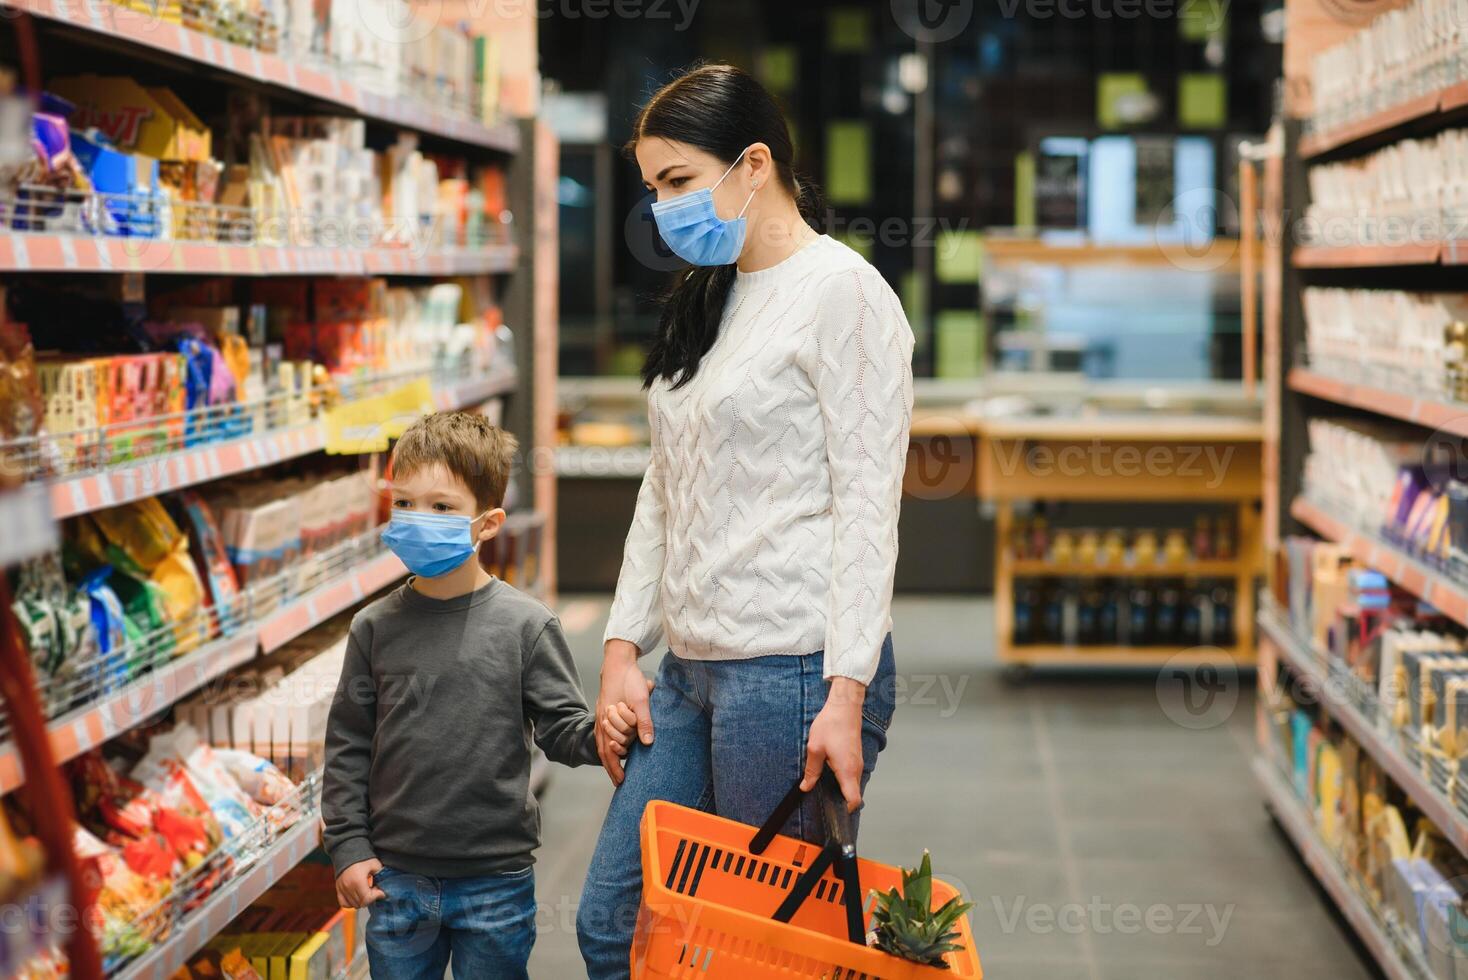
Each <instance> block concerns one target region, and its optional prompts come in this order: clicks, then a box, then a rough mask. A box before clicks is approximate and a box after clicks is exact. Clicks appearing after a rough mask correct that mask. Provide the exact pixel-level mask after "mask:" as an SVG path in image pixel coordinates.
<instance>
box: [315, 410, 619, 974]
mask: <svg viewBox="0 0 1468 980" xmlns="http://www.w3.org/2000/svg"><path fill="white" fill-rule="evenodd" d="M514 453H515V440H514V437H512V436H510V435H509V434H507V433H505V432H502V431H501V430H499V429H497V428H495V427H494V426H492V425H490V424H489V422H488V421H486V420H485V419H484V418H483V417H482V416H478V415H471V414H469V413H465V412H445V413H439V414H436V415H429V416H427V417H425V418H423V419H421V420H419V421H418V422H416V423H414V424H413V425H412V426H410V427H409V428H408V430H407V431H406V432H404V433H403V437H402V439H400V440H399V441H398V443H397V446H396V447H395V449H394V451H393V456H392V467H391V471H390V481H391V488H392V489H391V493H392V521H391V523H390V525H389V527H388V530H387V531H386V532H385V533H384V535H383V540H384V541H385V542H386V543H387V544H388V546H389V547H390V548H392V550H393V551H394V552H395V553H396V554H397V555H398V557H399V558H401V559H402V560H403V563H404V564H405V565H406V566H407V567H408V570H409V571H410V572H411V573H412V575H413V577H412V578H410V579H409V580H408V582H407V583H406V584H404V585H403V586H401V587H400V588H398V589H397V590H396V591H395V592H393V593H392V594H391V595H389V596H386V597H384V598H382V599H379V600H378V601H376V602H374V603H372V604H371V605H369V606H367V607H366V608H365V609H363V610H362V611H361V612H359V613H358V614H357V616H356V618H355V619H354V620H353V621H352V628H351V634H350V636H349V638H348V640H347V655H346V662H345V665H344V666H343V668H342V676H341V682H340V684H339V686H338V688H337V693H336V700H335V701H334V702H333V704H332V708H331V716H330V719H329V721H328V723H327V733H326V775H325V785H324V788H323V794H322V815H323V817H324V819H325V824H326V832H325V835H324V843H325V846H326V850H327V851H328V852H329V853H330V855H331V860H332V863H333V865H334V867H335V870H336V874H337V881H336V890H337V898H338V899H339V900H340V902H341V904H342V905H344V906H347V907H351V908H362V907H365V906H368V905H370V906H372V910H371V913H370V918H369V920H368V923H367V929H366V933H367V955H368V961H369V963H370V966H371V969H372V976H373V978H374V980H442V978H443V976H444V970H445V967H446V965H447V964H448V963H449V961H450V959H452V961H453V969H454V976H455V978H456V980H468V978H474V980H482V978H487V977H496V978H499V977H525V976H527V974H526V968H525V965H526V961H527V960H528V959H529V957H530V948H531V946H532V945H533V944H534V942H535V884H534V879H533V876H532V873H531V864H532V863H533V861H534V858H533V855H532V852H533V851H534V850H535V848H536V847H537V846H538V845H539V843H540V840H539V836H540V815H539V811H538V808H537V806H536V801H535V797H534V796H533V795H532V794H531V792H530V740H531V738H532V737H533V738H534V739H535V742H536V744H537V745H539V746H540V747H541V749H542V750H544V752H545V754H546V755H547V756H549V757H550V758H551V759H553V760H555V761H557V762H561V763H564V764H566V765H570V766H576V765H583V764H585V765H594V764H596V763H597V762H598V761H599V760H598V757H597V751H596V744H595V740H594V736H593V728H594V726H595V722H596V718H595V717H594V715H593V714H592V713H591V712H589V711H588V710H587V707H586V701H585V700H584V699H583V697H582V694H581V689H580V685H579V683H578V680H577V676H576V667H575V664H574V663H573V662H572V660H571V652H570V650H568V649H567V647H566V640H565V637H564V636H563V635H562V633H561V625H560V623H559V621H558V620H557V619H556V618H555V616H554V615H553V614H552V613H551V612H550V610H548V609H547V608H546V607H545V606H543V605H541V604H540V603H539V602H537V601H535V600H534V599H532V598H530V597H529V596H526V595H524V594H523V593H521V592H519V591H517V590H515V589H514V588H512V587H511V586H509V585H506V584H505V583H504V582H501V581H499V580H497V579H495V578H494V577H493V576H491V575H489V574H488V573H487V572H485V571H484V570H483V568H481V567H480V564H479V562H478V561H477V560H475V553H476V551H477V546H478V544H479V543H480V542H482V541H488V540H489V539H490V538H492V537H494V536H495V534H496V533H498V532H499V529H500V526H501V525H502V524H503V523H504V520H505V512H504V510H503V509H502V507H501V504H502V503H503V501H504V494H505V483H506V480H507V479H508V477H509V471H510V462H511V458H512V457H513V456H514ZM611 713H612V712H609V715H610V714H611ZM625 728H626V726H623V728H622V729H619V730H618V737H619V738H620V740H621V742H622V743H623V745H625V742H626V741H627V740H628V739H629V738H630V734H629V733H628V732H627V731H626V730H625ZM609 730H610V726H609Z"/></svg>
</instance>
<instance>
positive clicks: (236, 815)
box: [133, 725, 260, 840]
mask: <svg viewBox="0 0 1468 980" xmlns="http://www.w3.org/2000/svg"><path fill="white" fill-rule="evenodd" d="M180 776H182V777H185V778H182V779H180V778H178V777H180ZM133 778H134V779H137V780H139V781H140V782H142V783H143V784H144V785H146V786H155V787H161V789H162V796H163V802H164V803H165V804H166V805H170V806H176V808H182V809H184V810H185V812H192V811H196V810H199V809H201V808H202V809H203V810H204V811H206V812H209V813H211V814H212V815H213V817H214V819H215V821H217V826H218V829H219V833H220V834H222V836H223V837H225V838H230V839H232V838H234V837H237V836H239V835H240V834H243V833H244V832H245V831H246V830H247V829H248V828H249V826H250V824H252V823H253V822H254V821H255V819H256V818H257V817H258V816H259V815H260V808H259V806H258V805H257V804H256V803H255V801H254V800H252V799H251V798H250V797H249V796H247V795H246V794H245V791H244V790H242V789H241V788H240V786H239V784H238V783H237V782H235V780H234V777H232V776H231V775H230V774H229V771H228V770H227V769H225V768H224V767H223V766H222V765H220V763H219V761H218V760H217V759H215V758H214V754H213V749H211V748H210V747H209V746H208V745H205V744H203V743H202V742H201V741H200V740H199V734H198V732H197V731H195V729H194V728H193V726H191V725H178V726H176V727H175V728H174V729H173V730H172V731H171V732H164V733H162V734H159V735H155V736H153V738H152V739H151V740H150V742H149V744H148V754H147V755H146V756H144V757H143V759H142V761H141V762H139V763H138V764H137V766H136V767H134V769H133ZM215 839H216V840H217V839H218V835H215Z"/></svg>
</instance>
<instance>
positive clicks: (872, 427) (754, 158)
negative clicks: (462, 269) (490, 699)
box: [577, 65, 912, 980]
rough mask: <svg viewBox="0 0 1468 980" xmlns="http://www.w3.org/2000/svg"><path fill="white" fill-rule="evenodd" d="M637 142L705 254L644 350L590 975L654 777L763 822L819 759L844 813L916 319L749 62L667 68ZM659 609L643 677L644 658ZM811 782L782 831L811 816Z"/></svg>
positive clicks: (878, 653) (684, 253) (642, 161)
mask: <svg viewBox="0 0 1468 980" xmlns="http://www.w3.org/2000/svg"><path fill="white" fill-rule="evenodd" d="M633 133H634V135H633V138H632V140H631V141H630V143H629V144H628V147H629V150H630V151H631V152H632V153H633V154H635V157H636V160H637V163H638V166H639V167H640V169H641V171H642V177H643V180H644V182H645V183H646V184H647V187H648V188H649V190H651V191H653V192H655V193H656V195H657V203H656V204H654V205H653V215H654V219H655V220H656V222H657V225H658V230H659V233H660V234H661V236H662V238H663V240H664V241H665V242H666V243H667V245H668V246H669V247H670V248H671V249H672V250H673V251H674V252H675V253H677V254H678V255H679V256H680V257H681V258H683V259H684V260H686V261H687V262H689V263H690V264H691V265H692V266H693V269H692V270H691V271H690V272H689V273H687V274H686V275H685V276H683V277H682V278H681V279H680V281H679V282H678V285H677V286H676V287H675V288H674V290H673V292H672V293H671V295H670V296H669V297H668V299H667V301H666V304H665V306H664V307H663V311H662V318H661V323H660V325H659V332H658V337H657V340H656V341H655V342H654V344H653V347H652V350H651V352H650V353H649V355H648V359H647V364H646V366H645V367H644V368H643V372H642V380H643V384H644V386H645V387H646V388H647V393H648V416H649V419H650V422H651V427H652V461H651V463H650V464H649V466H648V470H647V476H646V477H645V478H644V479H643V483H642V490H641V492H640V493H639V495H638V499H637V512H636V516H635V517H634V519H633V522H632V528H631V530H630V532H629V533H628V535H627V544H626V552H625V557H624V560H623V564H622V571H621V576H620V578H619V579H618V582H617V593H616V598H615V600H614V602H613V604H612V611H611V618H610V621H609V623H608V625H607V631H606V639H605V652H604V659H603V662H602V670H601V694H600V697H599V698H598V704H597V708H598V713H599V714H600V715H601V716H602V718H603V724H604V725H606V726H611V724H612V722H611V721H610V719H609V718H608V717H607V712H608V711H616V710H617V708H616V705H617V703H618V702H619V701H625V702H626V703H627V705H629V706H630V713H629V714H628V715H627V721H629V722H630V721H632V720H633V719H632V718H631V714H635V715H636V719H635V721H636V724H637V726H638V729H639V735H640V744H636V745H634V746H633V748H632V751H631V752H630V753H629V754H628V756H627V759H626V764H625V769H624V767H623V765H622V762H621V760H620V759H619V758H618V756H617V754H616V750H615V749H614V747H613V743H612V741H611V739H609V738H607V737H606V733H605V732H603V731H602V730H601V729H600V728H599V730H598V736H599V739H600V741H599V744H598V749H599V752H600V754H601V757H602V762H603V764H604V765H605V766H606V768H607V771H608V773H610V774H611V776H612V780H613V782H616V783H618V784H619V786H618V789H617V791H616V793H615V795H614V796H613V797H612V803H611V807H610V809H609V810H608V813H607V817H606V822H605V824H604V825H603V827H602V831H601V836H600V838H599V839H598V841H597V846H596V853H595V856H594V857H593V859H592V862H591V868H590V870H589V871H588V873H587V879H586V888H585V891H584V892H583V894H582V899H581V906H580V910H579V912H578V915H577V934H578V937H579V939H580V943H581V952H582V956H583V957H584V958H585V960H586V966H587V972H588V974H589V975H590V976H591V978H592V980H600V978H603V977H625V976H627V975H628V972H629V968H628V954H629V949H630V944H631V941H632V933H633V926H634V924H635V921H636V915H637V907H638V901H639V896H640V892H641V885H642V875H641V855H640V846H639V841H638V826H639V821H640V820H641V818H642V811H643V809H644V808H645V807H646V805H647V803H648V801H649V800H654V799H658V800H671V801H673V802H676V803H681V804H684V805H686V806H691V807H701V808H704V809H706V810H712V811H713V812H715V813H718V814H720V815H721V816H726V817H729V818H732V819H734V820H740V821H743V822H745V823H751V824H758V823H761V822H762V821H763V820H764V819H765V818H766V817H767V816H769V814H770V813H771V811H773V810H774V808H775V805H776V804H777V803H778V802H779V801H780V798H781V797H782V796H783V795H784V794H785V793H786V792H787V791H788V790H789V789H790V787H791V786H792V785H793V784H794V783H795V781H796V780H797V779H802V777H803V780H804V783H805V785H806V787H807V788H810V787H811V786H813V785H814V784H815V780H816V778H817V777H818V776H819V775H820V772H821V768H822V767H823V766H830V767H831V769H832V770H833V771H834V772H835V774H836V777H837V780H838V781H839V783H840V785H841V790H842V793H843V795H844V796H845V797H846V803H847V805H848V806H849V807H850V808H851V809H852V810H853V811H854V810H855V809H856V808H857V807H858V806H859V805H860V803H861V794H862V789H863V787H864V786H865V784H866V780H867V778H868V777H869V776H870V775H871V772H872V768H873V766H874V765H875V764H876V760H877V753H878V752H880V751H881V750H882V748H883V746H884V745H885V744H886V739H887V726H888V725H889V724H890V723H891V720H892V711H893V706H894V705H893V702H894V693H893V687H894V681H893V670H894V668H893V656H892V642H891V635H890V630H891V617H890V605H891V597H892V573H893V566H894V563H895V561H896V557H897V510H898V504H899V501H900V497H901V492H902V469H903V461H904V457H905V455H906V452H907V438H908V425H909V421H910V418H911V413H912V368H911V358H912V330H911V329H910V328H909V327H908V324H907V320H906V318H905V317H904V316H903V313H902V308H901V306H900V305H899V304H898V301H897V298H896V296H894V295H893V293H892V290H891V289H890V288H889V287H888V286H887V284H886V282H885V281H884V280H883V279H882V277H881V276H880V275H879V274H878V273H877V271H876V270H875V269H873V268H872V267H871V266H870V265H869V264H867V262H866V261H864V260H863V259H862V258H861V257H860V256H859V255H857V254H856V253H855V252H853V251H852V250H851V249H849V248H847V247H846V246H844V245H841V244H839V243H837V242H835V241H833V240H832V239H830V238H828V237H826V236H824V235H821V234H819V233H817V232H816V231H815V230H814V229H813V228H811V226H810V225H809V224H808V223H807V221H806V219H805V217H804V216H803V214H802V211H801V203H802V201H804V200H805V195H804V194H803V192H802V191H801V188H800V186H799V185H798V184H797V182H796V180H795V177H794V174H793V172H792V170H791V159H792V155H793V153H792V149H791V143H790V134H789V130H788V128H787V126H786V123H785V119H784V117H783V116H782V115H781V113H780V109H779V107H778V106H777V105H776V104H775V101H774V100H773V99H772V98H771V97H770V95H769V93H768V92H766V91H765V90H764V89H763V88H762V87H761V86H760V85H759V83H757V82H756V81H754V79H752V78H751V77H749V76H748V75H747V74H745V73H744V72H742V71H740V70H738V69H737V68H731V67H729V66H726V65H709V66H705V67H702V68H698V69H696V70H694V71H691V72H689V73H688V74H686V75H684V76H682V77H681V78H679V79H677V80H676V81H674V82H672V83H671V84H669V85H667V86H666V87H664V88H663V89H662V90H661V91H659V92H658V93H657V94H656V95H654V96H653V97H652V99H651V100H650V101H649V102H648V103H647V105H646V106H645V107H644V108H643V110H642V112H641V114H640V115H639V117H638V119H637V122H636V125H635V128H634V130H633ZM665 632H666V635H667V640H668V645H669V647H670V648H671V652H670V653H668V654H667V655H666V656H665V657H663V660H662V664H661V666H660V667H659V669H658V676H657V683H656V686H655V687H653V688H652V690H651V694H650V695H649V685H648V683H647V681H646V679H645V678H644V676H643V674H642V672H641V671H640V669H639V668H638V657H640V656H641V655H642V654H645V653H650V652H652V650H653V649H654V648H655V647H656V646H657V645H658V642H659V639H660V637H662V636H663V634H664V633H665ZM818 813H819V808H818V804H817V801H815V800H814V799H812V798H811V797H807V799H806V805H805V806H803V807H802V808H801V809H800V810H798V811H797V812H796V814H795V815H794V816H793V817H792V818H791V821H790V824H789V825H788V826H787V827H786V828H785V829H786V832H787V833H791V834H795V835H797V836H800V837H802V838H805V839H809V840H818V839H819V838H820V837H821V836H822V832H821V829H820V821H819V819H818Z"/></svg>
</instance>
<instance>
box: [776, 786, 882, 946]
mask: <svg viewBox="0 0 1468 980" xmlns="http://www.w3.org/2000/svg"><path fill="white" fill-rule="evenodd" d="M812 792H814V793H815V794H816V796H817V797H818V798H819V800H820V804H821V817H822V821H823V822H824V823H825V825H826V844H825V846H824V847H822V848H821V851H820V853H819V854H817V855H816V859H815V860H814V861H812V862H811V864H810V867H808V868H806V869H805V870H804V871H802V872H801V873H800V877H798V878H796V879H795V883H794V884H793V885H791V886H790V894H788V895H786V896H785V900H784V901H783V902H781V903H780V907H779V908H778V909H776V910H775V914H774V919H775V921H776V922H789V921H790V920H791V919H792V918H794V916H795V913H796V912H797V911H799V910H800V906H801V905H803V904H804V903H805V900H806V899H807V898H809V897H810V893H811V892H812V891H814V890H815V887H816V882H818V881H819V880H820V878H821V875H823V874H825V873H826V869H827V868H829V867H831V865H833V864H834V865H835V866H836V876H837V877H838V878H840V879H841V886H842V887H841V900H842V904H844V905H845V906H846V936H847V938H848V939H850V940H851V941H852V942H853V943H856V944H857V945H858V946H865V945H866V929H865V928H864V926H863V923H862V918H863V917H862V908H861V900H862V892H861V875H860V873H859V872H858V870H857V864H856V842H855V840H854V839H853V837H852V833H851V813H850V812H849V811H848V810H847V809H846V799H845V797H844V796H842V794H841V787H840V785H839V784H838V783H837V782H836V774H835V773H833V772H832V771H831V770H830V769H825V770H824V771H822V772H821V778H820V779H819V780H817V781H816V785H815V786H814V787H813V789H812ZM804 798H805V792H804V791H802V790H801V788H800V780H796V782H795V785H794V786H792V787H791V788H790V792H788V793H786V794H785V798H784V799H782V800H781V801H780V803H779V805H778V806H776V807H775V812H774V813H771V814H770V816H769V819H768V820H766V821H765V822H764V825H763V826H762V827H760V829H759V830H758V831H757V832H756V833H755V835H754V837H753V839H751V840H750V842H749V851H750V853H751V854H762V853H764V850H765V848H767V847H769V846H770V841H772V840H774V839H775V834H776V833H778V832H779V830H780V828H781V827H783V826H785V821H786V820H789V819H790V815H791V814H792V813H794V812H795V808H796V807H798V806H799V805H800V802H801V800H803V799H804Z"/></svg>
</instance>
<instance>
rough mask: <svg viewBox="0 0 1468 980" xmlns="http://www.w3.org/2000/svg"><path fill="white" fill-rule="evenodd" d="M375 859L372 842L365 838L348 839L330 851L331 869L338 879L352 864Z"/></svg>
mask: <svg viewBox="0 0 1468 980" xmlns="http://www.w3.org/2000/svg"><path fill="white" fill-rule="evenodd" d="M376 857H377V852H376V851H374V850H373V849H372V842H371V841H370V840H368V839H367V838H365V837H348V838H347V839H346V840H344V841H342V842H340V843H339V844H337V845H336V846H334V847H333V848H332V849H331V868H332V871H334V872H335V873H336V875H337V876H338V877H340V876H341V873H342V872H343V871H345V870H347V869H348V868H350V867H351V866H352V865H354V864H358V863H360V862H362V861H371V860H373V859H374V858H376Z"/></svg>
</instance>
